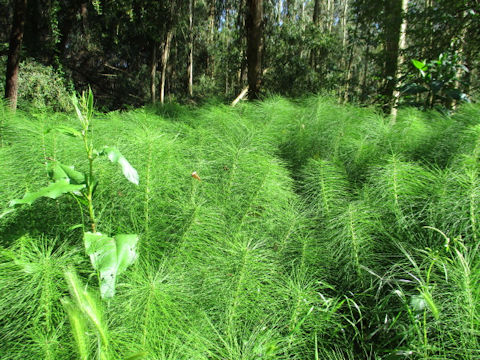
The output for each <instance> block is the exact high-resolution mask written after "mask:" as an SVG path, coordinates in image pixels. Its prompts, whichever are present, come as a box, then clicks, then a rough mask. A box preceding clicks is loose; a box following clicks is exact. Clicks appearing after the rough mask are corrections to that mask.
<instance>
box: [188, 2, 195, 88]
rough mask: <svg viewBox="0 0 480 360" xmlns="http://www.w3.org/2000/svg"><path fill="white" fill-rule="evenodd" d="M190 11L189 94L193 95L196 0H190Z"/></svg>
mask: <svg viewBox="0 0 480 360" xmlns="http://www.w3.org/2000/svg"><path fill="white" fill-rule="evenodd" d="M188 5H189V6H188V11H189V16H188V20H189V31H190V44H189V56H188V95H189V96H190V97H192V96H193V41H194V36H193V9H194V7H195V0H190V2H189V4H188Z"/></svg>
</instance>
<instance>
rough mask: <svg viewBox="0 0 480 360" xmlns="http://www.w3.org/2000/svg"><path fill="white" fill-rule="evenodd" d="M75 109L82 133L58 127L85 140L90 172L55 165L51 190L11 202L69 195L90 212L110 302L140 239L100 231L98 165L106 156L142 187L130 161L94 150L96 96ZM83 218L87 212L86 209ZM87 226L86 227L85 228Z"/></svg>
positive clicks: (94, 259) (87, 237)
mask: <svg viewBox="0 0 480 360" xmlns="http://www.w3.org/2000/svg"><path fill="white" fill-rule="evenodd" d="M72 102H73V106H74V108H75V112H76V114H77V118H78V120H79V121H80V124H81V127H82V129H81V130H80V131H78V130H77V129H74V128H70V127H64V126H62V127H58V128H57V130H58V131H60V132H62V133H64V134H66V135H69V136H73V137H77V138H80V139H82V141H83V146H84V148H85V153H86V155H87V159H88V170H87V172H86V173H82V172H80V171H77V170H75V168H74V167H73V166H68V165H64V164H62V163H60V162H59V161H52V162H50V163H48V164H47V171H48V174H49V176H50V178H51V180H52V181H53V182H51V183H50V184H49V185H48V186H46V187H44V188H42V189H40V190H38V191H36V192H30V193H29V192H27V193H26V194H25V195H24V197H23V198H22V199H14V200H12V201H10V207H14V206H16V205H20V204H30V205H31V204H32V203H33V202H34V201H36V200H37V199H39V198H41V197H48V198H52V199H57V198H58V197H60V196H62V195H65V194H68V195H70V196H72V197H73V198H74V199H75V200H76V201H77V203H78V204H79V206H80V207H81V208H82V206H84V207H85V208H86V209H87V211H88V217H89V222H90V227H91V231H84V234H83V239H84V245H85V250H86V253H87V255H89V256H90V260H91V263H92V266H93V268H94V269H95V270H96V271H97V273H98V275H99V281H100V292H101V295H102V298H110V297H113V296H114V294H115V280H116V277H117V276H118V275H120V274H121V273H122V272H123V271H125V269H126V268H127V267H128V266H129V265H131V264H132V263H133V262H134V261H135V259H136V257H137V253H136V245H137V242H138V235H136V234H121V235H116V236H115V237H109V236H107V235H105V234H102V233H100V232H98V231H97V218H96V216H95V209H94V202H93V198H94V194H95V190H96V188H97V185H98V181H97V180H96V178H95V176H94V171H93V170H94V169H93V164H94V161H95V160H96V159H97V158H99V157H103V156H106V157H107V158H108V159H109V160H110V161H111V162H112V163H117V164H119V165H120V167H121V169H122V172H123V174H124V176H125V177H126V178H127V180H128V181H130V182H132V183H133V184H135V185H138V182H139V177H138V173H137V171H136V170H135V169H134V168H133V167H132V166H131V165H130V163H129V162H128V160H127V159H126V158H125V157H124V156H123V155H122V154H121V153H120V151H119V150H118V149H116V148H114V147H110V146H105V147H104V148H103V149H102V150H100V151H98V150H96V149H95V148H94V146H93V140H92V138H91V136H90V135H91V131H92V130H91V125H92V119H93V93H92V91H91V90H89V91H88V93H87V94H85V93H83V94H82V96H81V98H80V100H79V99H77V97H76V96H75V95H74V96H73V97H72ZM82 218H83V208H82ZM82 226H84V224H82Z"/></svg>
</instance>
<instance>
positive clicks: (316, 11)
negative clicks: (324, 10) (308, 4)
mask: <svg viewBox="0 0 480 360" xmlns="http://www.w3.org/2000/svg"><path fill="white" fill-rule="evenodd" d="M313 23H314V24H315V25H316V26H319V25H320V0H315V4H314V6H313Z"/></svg>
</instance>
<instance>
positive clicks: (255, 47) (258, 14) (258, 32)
mask: <svg viewBox="0 0 480 360" xmlns="http://www.w3.org/2000/svg"><path fill="white" fill-rule="evenodd" d="M247 5H248V6H247V8H248V9H247V21H246V24H247V63H248V89H249V90H248V95H249V99H251V100H254V99H258V97H259V94H260V85H261V75H262V51H263V44H262V18H263V0H247Z"/></svg>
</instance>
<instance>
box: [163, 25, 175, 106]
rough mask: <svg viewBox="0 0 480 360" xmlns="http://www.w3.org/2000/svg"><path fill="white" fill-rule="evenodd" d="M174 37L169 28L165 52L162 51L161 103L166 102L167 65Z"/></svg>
mask: <svg viewBox="0 0 480 360" xmlns="http://www.w3.org/2000/svg"><path fill="white" fill-rule="evenodd" d="M172 38H173V30H172V29H169V30H168V31H167V35H166V36H165V42H164V43H163V52H162V77H161V79H160V103H161V104H164V103H165V82H166V81H165V80H166V78H167V65H168V57H169V56H170V44H171V42H172Z"/></svg>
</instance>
